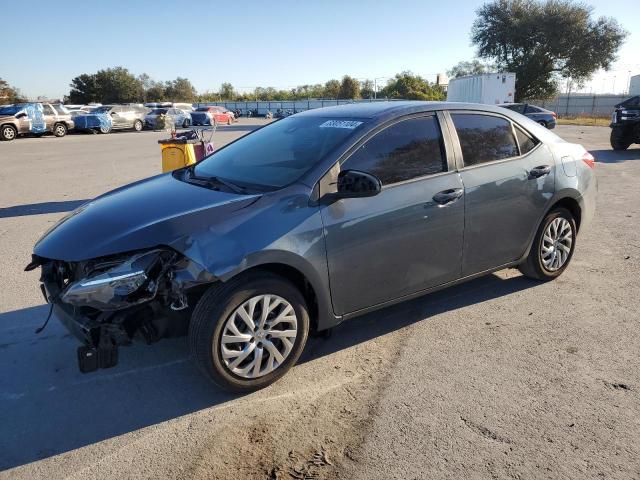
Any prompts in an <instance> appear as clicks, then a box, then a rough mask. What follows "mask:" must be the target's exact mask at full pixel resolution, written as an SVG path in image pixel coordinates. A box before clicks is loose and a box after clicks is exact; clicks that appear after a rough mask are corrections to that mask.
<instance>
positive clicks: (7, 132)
mask: <svg viewBox="0 0 640 480" xmlns="http://www.w3.org/2000/svg"><path fill="white" fill-rule="evenodd" d="M17 136H18V130H16V127H14V126H13V125H2V127H0V140H2V141H3V142H10V141H11V140H14V139H15V138H16V137H17Z"/></svg>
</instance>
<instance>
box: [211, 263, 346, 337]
mask: <svg viewBox="0 0 640 480" xmlns="http://www.w3.org/2000/svg"><path fill="white" fill-rule="evenodd" d="M263 253H264V252H263ZM273 253H274V255H265V256H261V258H260V259H257V258H256V259H251V258H247V259H245V260H246V261H244V262H242V267H241V268H238V269H235V270H234V271H233V272H228V273H227V274H224V275H218V278H219V279H220V280H221V281H223V282H226V281H228V280H230V279H231V278H235V277H236V276H238V275H242V274H245V273H247V272H255V271H265V272H269V273H274V274H276V275H280V276H281V277H284V278H286V279H287V280H289V281H290V282H291V283H293V284H294V285H295V286H296V288H298V289H299V290H300V292H301V293H302V295H303V296H304V298H305V300H306V301H307V307H308V308H309V316H310V320H311V328H312V329H313V330H315V331H319V330H325V329H327V328H331V327H333V326H335V325H337V324H338V323H340V321H341V320H342V318H341V317H337V316H335V314H334V312H333V307H332V304H331V296H330V293H329V280H328V274H327V275H326V272H319V271H318V270H317V269H316V268H315V267H314V265H313V264H312V263H310V262H309V261H308V260H307V259H305V258H301V257H299V256H297V255H295V254H292V253H288V254H287V253H286V252H282V253H283V254H284V256H283V255H275V253H276V252H273ZM323 266H325V267H326V263H324V262H323ZM325 276H327V278H324V277H325Z"/></svg>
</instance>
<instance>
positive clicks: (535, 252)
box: [518, 207, 578, 281]
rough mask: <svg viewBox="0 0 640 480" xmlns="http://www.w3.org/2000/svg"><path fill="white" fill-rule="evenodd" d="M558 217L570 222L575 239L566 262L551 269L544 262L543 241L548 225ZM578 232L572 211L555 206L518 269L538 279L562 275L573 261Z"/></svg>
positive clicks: (543, 222)
mask: <svg viewBox="0 0 640 480" xmlns="http://www.w3.org/2000/svg"><path fill="white" fill-rule="evenodd" d="M557 218H564V219H565V220H567V221H568V222H569V225H570V227H571V233H572V237H573V239H572V242H571V247H570V249H569V256H568V257H567V259H566V260H565V262H564V264H563V265H562V266H561V267H560V268H558V269H557V270H553V271H551V270H549V269H547V268H546V267H545V266H544V264H543V262H542V243H543V237H544V233H545V231H546V230H547V227H548V226H549V225H550V224H551V222H553V221H554V220H555V219H557ZM577 233H578V229H577V227H576V221H575V219H574V218H573V215H572V214H571V212H570V211H569V210H567V209H566V208H562V207H557V208H554V209H553V210H551V211H550V212H549V213H548V214H547V215H546V217H544V220H542V223H541V224H540V227H539V228H538V231H537V232H536V236H535V237H534V239H533V243H532V244H531V249H530V250H529V255H528V256H527V258H526V260H525V261H524V262H522V263H521V264H520V265H518V269H519V270H520V271H521V272H522V274H523V275H525V276H527V277H529V278H533V279H536V280H542V281H548V280H553V279H555V278H557V277H559V276H560V275H562V272H564V271H565V270H566V268H567V266H568V265H569V263H570V262H571V259H572V258H573V252H574V250H575V247H576V236H577Z"/></svg>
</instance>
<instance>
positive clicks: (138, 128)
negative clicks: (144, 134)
mask: <svg viewBox="0 0 640 480" xmlns="http://www.w3.org/2000/svg"><path fill="white" fill-rule="evenodd" d="M143 126H144V125H143V124H142V121H141V120H136V121H135V122H133V129H134V130H135V131H136V132H141V131H142V127H143Z"/></svg>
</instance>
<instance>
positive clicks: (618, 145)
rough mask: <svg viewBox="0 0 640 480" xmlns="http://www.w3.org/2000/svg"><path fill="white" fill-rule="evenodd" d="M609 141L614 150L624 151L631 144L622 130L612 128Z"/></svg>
mask: <svg viewBox="0 0 640 480" xmlns="http://www.w3.org/2000/svg"><path fill="white" fill-rule="evenodd" d="M609 140H610V142H611V148H613V149H614V150H626V149H627V148H629V146H630V145H631V143H632V142H631V140H629V135H628V134H627V132H626V131H625V129H624V128H612V129H611V136H610V137H609Z"/></svg>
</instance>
